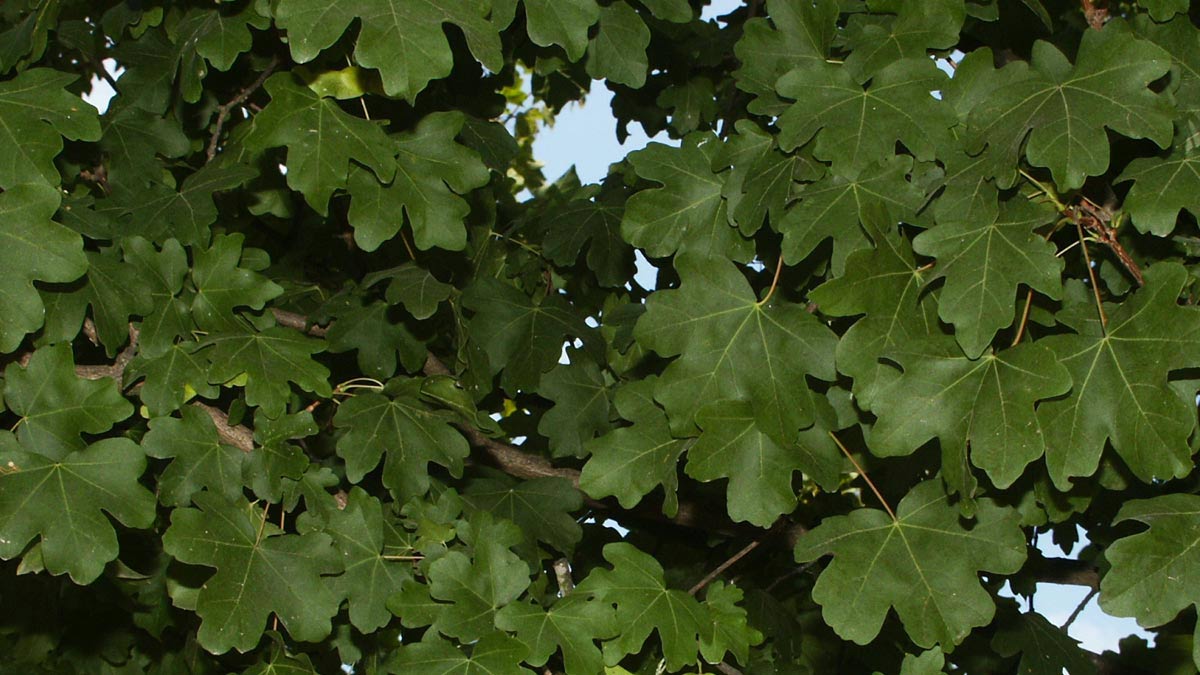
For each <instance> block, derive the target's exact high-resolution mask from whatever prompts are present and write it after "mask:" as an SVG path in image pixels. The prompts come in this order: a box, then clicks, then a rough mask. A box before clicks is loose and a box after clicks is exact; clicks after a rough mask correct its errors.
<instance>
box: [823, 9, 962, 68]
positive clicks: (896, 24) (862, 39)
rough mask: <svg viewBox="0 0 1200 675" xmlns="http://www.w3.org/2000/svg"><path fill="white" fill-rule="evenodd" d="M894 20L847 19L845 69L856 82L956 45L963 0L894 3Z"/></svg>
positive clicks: (874, 16)
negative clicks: (900, 63) (904, 60)
mask: <svg viewBox="0 0 1200 675" xmlns="http://www.w3.org/2000/svg"><path fill="white" fill-rule="evenodd" d="M897 4H898V5H899V7H898V8H897V12H896V16H895V18H892V17H886V18H884V17H881V16H879V15H877V14H871V15H867V14H856V15H851V17H850V19H849V20H848V21H847V22H846V30H845V36H846V37H845V40H846V46H847V47H849V48H850V50H851V51H850V55H849V56H847V57H846V67H847V68H849V69H850V71H851V72H853V73H855V76H856V79H858V80H859V81H863V80H866V79H868V78H870V77H872V76H873V75H874V74H875V73H877V72H878V71H880V70H882V69H883V68H885V67H887V65H888V64H891V63H894V62H896V61H900V60H903V59H907V58H926V53H927V52H928V51H929V50H934V49H948V48H950V47H953V46H954V45H955V43H957V42H958V39H959V32H960V31H961V30H962V27H963V21H964V20H965V19H966V8H965V7H964V5H963V0H926V1H925V2H903V3H897Z"/></svg>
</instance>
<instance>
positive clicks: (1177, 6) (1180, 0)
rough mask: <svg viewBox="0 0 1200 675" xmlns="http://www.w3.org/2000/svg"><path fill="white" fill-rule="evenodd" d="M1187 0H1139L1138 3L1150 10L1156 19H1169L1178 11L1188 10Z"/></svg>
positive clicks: (1151, 16) (1151, 15)
mask: <svg viewBox="0 0 1200 675" xmlns="http://www.w3.org/2000/svg"><path fill="white" fill-rule="evenodd" d="M1189 4H1190V3H1188V2H1187V0H1138V5H1139V6H1141V7H1145V8H1146V9H1147V10H1148V11H1149V12H1150V18H1152V19H1154V20H1155V21H1169V20H1170V19H1171V18H1173V17H1174V16H1175V15H1176V14H1177V13H1179V12H1184V13H1186V12H1187V11H1188V6H1189Z"/></svg>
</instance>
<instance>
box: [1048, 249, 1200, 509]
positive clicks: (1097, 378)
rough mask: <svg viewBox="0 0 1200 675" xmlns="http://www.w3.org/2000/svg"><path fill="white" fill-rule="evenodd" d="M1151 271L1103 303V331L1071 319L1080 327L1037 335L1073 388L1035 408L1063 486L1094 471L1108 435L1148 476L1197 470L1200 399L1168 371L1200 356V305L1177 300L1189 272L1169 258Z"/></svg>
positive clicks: (1142, 474) (1142, 475) (1051, 467)
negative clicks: (1198, 403)
mask: <svg viewBox="0 0 1200 675" xmlns="http://www.w3.org/2000/svg"><path fill="white" fill-rule="evenodd" d="M1145 276H1146V285H1145V286H1144V287H1142V288H1141V289H1140V290H1138V291H1137V292H1135V293H1134V294H1133V295H1132V297H1131V298H1130V299H1129V300H1127V301H1126V302H1124V303H1122V304H1121V305H1120V306H1119V307H1117V308H1115V311H1114V308H1112V307H1109V308H1108V309H1107V310H1106V312H1107V314H1108V328H1107V331H1106V334H1105V335H1100V334H1097V331H1095V330H1093V329H1090V328H1089V327H1080V326H1074V327H1076V328H1081V330H1080V333H1078V334H1074V335H1071V334H1068V335H1052V336H1050V337H1047V338H1044V339H1043V340H1040V341H1039V344H1042V345H1044V346H1046V347H1047V348H1049V349H1050V350H1051V351H1053V352H1054V354H1055V356H1056V357H1057V358H1058V360H1059V362H1061V363H1062V364H1063V365H1064V366H1066V367H1067V370H1068V371H1070V373H1071V379H1072V380H1073V381H1074V383H1075V384H1074V386H1073V387H1072V389H1071V393H1070V394H1069V395H1068V396H1066V397H1064V398H1061V399H1056V400H1052V401H1045V402H1043V403H1042V404H1041V406H1039V408H1038V421H1040V422H1041V425H1042V428H1043V429H1044V430H1045V432H1046V467H1047V468H1048V469H1049V471H1050V477H1051V478H1052V479H1053V480H1054V484H1055V486H1056V487H1057V488H1058V489H1060V490H1064V491H1065V490H1067V489H1069V488H1070V486H1071V483H1070V479H1071V478H1072V477H1074V476H1090V475H1092V474H1093V473H1094V472H1095V471H1096V468H1097V466H1098V465H1099V463H1100V455H1101V453H1102V452H1103V451H1104V446H1105V441H1106V440H1107V441H1108V442H1110V443H1111V444H1112V447H1113V449H1114V450H1116V451H1117V454H1118V455H1120V456H1121V458H1122V459H1124V460H1125V463H1126V464H1127V465H1128V466H1129V469H1130V470H1131V471H1132V472H1133V473H1134V475H1135V476H1137V477H1138V478H1140V479H1142V480H1144V481H1147V482H1149V481H1150V480H1152V479H1154V478H1171V477H1182V476H1186V475H1187V474H1188V473H1190V472H1191V470H1192V460H1191V454H1192V451H1191V449H1190V447H1189V446H1188V443H1187V438H1188V436H1189V435H1190V434H1191V432H1192V428H1193V427H1194V426H1195V424H1196V411H1195V405H1194V402H1189V401H1188V400H1186V399H1185V398H1183V397H1181V396H1180V395H1179V394H1178V393H1177V392H1176V391H1175V390H1173V389H1171V388H1170V387H1169V386H1168V385H1167V373H1168V372H1169V371H1171V370H1176V369H1179V368H1194V367H1196V366H1197V365H1200V351H1198V350H1197V342H1196V341H1197V339H1200V336H1198V335H1197V332H1198V331H1200V309H1196V308H1195V307H1180V306H1178V305H1177V304H1176V299H1177V298H1178V297H1179V293H1180V290H1181V289H1182V288H1183V284H1184V282H1185V279H1186V272H1185V271H1184V269H1183V268H1182V267H1180V266H1178V265H1176V264H1172V263H1166V262H1163V263H1160V264H1158V265H1155V266H1153V267H1151V268H1149V269H1147V270H1146V271H1145ZM1088 301H1089V302H1090V298H1089V299H1088ZM1187 398H1191V396H1190V395H1189V396H1188V397H1187Z"/></svg>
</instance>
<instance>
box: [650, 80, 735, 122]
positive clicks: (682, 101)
mask: <svg viewBox="0 0 1200 675" xmlns="http://www.w3.org/2000/svg"><path fill="white" fill-rule="evenodd" d="M654 102H655V103H656V104H657V105H659V106H661V107H663V108H666V109H667V110H670V111H671V128H672V129H674V130H675V132H676V133H678V134H680V135H685V134H690V133H691V132H693V131H695V130H697V129H699V128H700V125H701V124H702V123H704V124H707V123H711V122H714V121H716V117H717V113H718V112H719V110H718V109H717V101H716V91H715V90H714V88H713V83H712V80H710V79H709V78H707V77H704V76H702V75H701V76H697V77H692V78H689V79H688V81H687V82H685V83H683V84H677V85H672V86H670V87H667V88H666V89H664V90H663V91H662V93H660V94H659V95H658V98H656V99H655V100H654Z"/></svg>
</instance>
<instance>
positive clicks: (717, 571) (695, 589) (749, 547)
mask: <svg viewBox="0 0 1200 675" xmlns="http://www.w3.org/2000/svg"><path fill="white" fill-rule="evenodd" d="M768 534H769V533H768ZM765 538H766V535H763V536H762V537H759V538H758V539H755V540H754V541H752V542H750V543H749V544H746V545H745V546H743V547H742V550H740V551H738V552H737V553H734V554H733V555H731V556H730V557H729V558H728V559H726V560H725V562H723V563H721V564H720V565H717V566H716V568H714V569H713V571H711V572H709V573H708V574H706V575H704V578H703V579H701V580H700V581H697V582H696V585H695V586H692V587H691V588H689V589H688V595H695V594H697V593H699V592H700V591H701V590H702V589H703V588H704V587H705V586H707V585H708V584H709V583H711V582H712V580H713V579H716V578H717V577H718V576H720V575H721V573H722V572H724V571H725V570H727V569H729V568H730V567H733V565H734V564H735V563H737V561H739V560H741V559H742V558H745V557H746V555H747V554H749V553H750V552H751V551H753V550H754V549H756V548H758V546H759V544H761V543H763V539H765Z"/></svg>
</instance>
